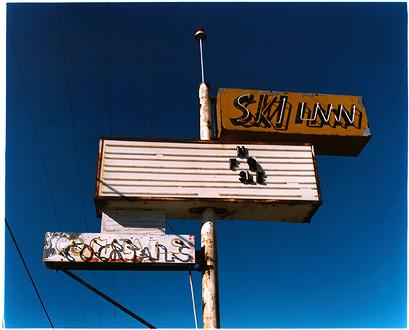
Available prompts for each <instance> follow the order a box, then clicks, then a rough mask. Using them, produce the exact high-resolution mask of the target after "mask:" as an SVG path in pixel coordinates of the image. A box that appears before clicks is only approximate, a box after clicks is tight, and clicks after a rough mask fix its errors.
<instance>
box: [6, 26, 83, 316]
mask: <svg viewBox="0 0 409 330" xmlns="http://www.w3.org/2000/svg"><path fill="white" fill-rule="evenodd" d="M9 33H10V40H11V48H12V51H13V53H14V58H15V60H16V67H17V74H18V76H19V78H20V83H21V88H22V92H23V97H24V99H25V100H26V107H27V109H28V112H29V117H30V122H31V126H32V128H33V132H34V140H35V142H36V146H37V149H38V155H39V157H40V163H41V167H42V169H43V174H44V179H45V182H46V187H47V191H48V194H49V197H50V202H51V207H52V210H53V213H54V218H55V220H56V222H57V223H58V224H59V226H60V228H63V224H62V221H61V219H60V217H59V216H58V212H57V207H56V203H55V198H54V195H53V193H52V189H51V184H50V180H49V177H48V171H47V168H46V166H45V160H44V156H43V153H42V149H41V145H40V139H39V134H38V131H37V127H36V125H35V122H34V115H33V111H32V108H31V105H30V99H29V96H28V93H27V89H26V84H25V80H24V76H23V73H22V69H21V65H20V61H19V56H18V52H17V49H16V45H15V38H14V34H13V31H12V29H9ZM76 294H77V297H78V299H79V296H78V292H77V291H76ZM79 300H80V299H79ZM80 308H81V311H82V316H83V319H84V320H85V315H84V311H83V308H82V306H81V304H80Z"/></svg>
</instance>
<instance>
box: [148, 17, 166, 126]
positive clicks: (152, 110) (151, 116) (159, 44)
mask: <svg viewBox="0 0 409 330" xmlns="http://www.w3.org/2000/svg"><path fill="white" fill-rule="evenodd" d="M159 15H160V16H159V32H158V42H157V47H156V58H155V69H154V72H153V88H152V89H153V93H152V103H151V104H152V106H151V111H150V117H149V129H150V131H151V132H152V128H153V121H154V119H155V116H154V114H155V96H156V95H155V94H156V84H157V81H158V67H159V60H160V46H161V39H162V27H163V11H162V10H161V12H160V14H159Z"/></svg>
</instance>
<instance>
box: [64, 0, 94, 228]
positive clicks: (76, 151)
mask: <svg viewBox="0 0 409 330" xmlns="http://www.w3.org/2000/svg"><path fill="white" fill-rule="evenodd" d="M57 11H58V23H59V31H60V39H61V46H62V52H63V61H64V73H65V82H66V87H67V96H68V109H69V113H70V118H71V129H72V134H73V139H74V153H75V159H76V163H77V172H78V180H79V186H80V193H81V200H82V209H83V215H84V221H85V227H86V228H87V230H89V226H88V221H87V212H86V210H85V197H84V190H83V188H82V176H81V166H80V160H79V153H78V146H77V138H76V136H77V134H76V130H75V120H74V112H73V110H72V109H73V106H72V98H71V88H70V81H69V79H68V66H67V59H66V50H65V42H64V33H63V28H62V18H61V8H60V4H59V3H58V4H57Z"/></svg>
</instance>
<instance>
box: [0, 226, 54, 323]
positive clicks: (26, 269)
mask: <svg viewBox="0 0 409 330" xmlns="http://www.w3.org/2000/svg"><path fill="white" fill-rule="evenodd" d="M4 222H5V223H6V227H7V230H8V232H9V234H10V237H11V240H12V241H13V243H14V246H15V248H16V250H17V253H18V255H19V257H20V260H21V262H22V263H23V266H24V269H25V271H26V273H27V275H28V278H29V279H30V282H31V285H32V286H33V288H34V291H35V293H36V295H37V298H38V300H39V301H40V304H41V307H42V308H43V311H44V314H45V316H46V317H47V320H48V322H49V323H50V326H51V328H53V329H54V324H53V322H52V321H51V317H50V314H49V313H48V311H47V308H46V307H45V304H44V302H43V299H42V298H41V295H40V292H39V291H38V289H37V285H36V284H35V282H34V279H33V277H32V275H31V272H30V270H29V269H28V266H27V263H26V261H25V260H24V257H23V253H22V252H21V250H20V247H19V245H18V243H17V241H16V238H15V237H14V234H13V231H12V230H11V228H10V225H9V223H8V221H7V219H6V218H4Z"/></svg>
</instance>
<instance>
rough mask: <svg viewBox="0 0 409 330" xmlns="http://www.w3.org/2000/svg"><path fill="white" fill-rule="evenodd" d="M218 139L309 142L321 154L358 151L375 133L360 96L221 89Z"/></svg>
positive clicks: (352, 153) (340, 153)
mask: <svg viewBox="0 0 409 330" xmlns="http://www.w3.org/2000/svg"><path fill="white" fill-rule="evenodd" d="M216 117H217V138H218V139H219V140H220V141H224V142H226V141H240V140H245V141H286V142H291V141H292V142H307V143H311V144H313V145H314V146H315V148H316V152H317V153H319V154H330V155H351V156H352V155H357V154H358V153H359V152H360V151H361V150H362V148H363V147H364V146H365V144H366V143H367V142H368V140H369V139H370V136H371V133H370V130H369V126H368V118H367V115H366V110H365V107H364V103H363V100H362V97H360V96H349V95H327V94H311V93H294V92H276V91H260V90H248V89H232V88H221V89H219V91H218V93H217V109H216Z"/></svg>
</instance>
